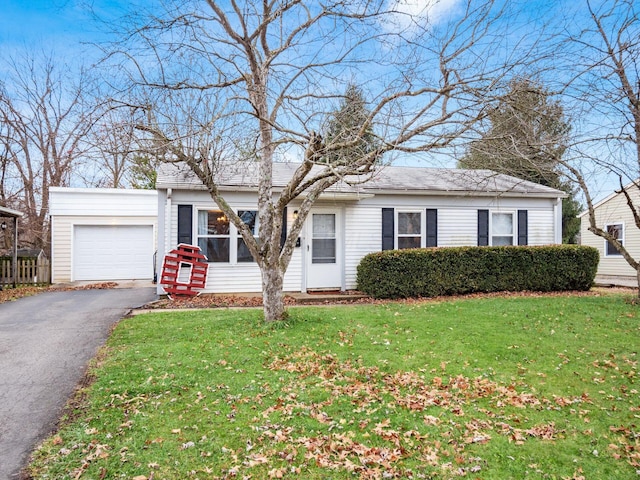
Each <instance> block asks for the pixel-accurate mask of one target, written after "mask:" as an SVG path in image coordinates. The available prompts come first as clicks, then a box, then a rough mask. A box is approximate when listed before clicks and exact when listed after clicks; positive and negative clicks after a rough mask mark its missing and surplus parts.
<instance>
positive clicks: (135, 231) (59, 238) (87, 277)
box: [49, 187, 158, 283]
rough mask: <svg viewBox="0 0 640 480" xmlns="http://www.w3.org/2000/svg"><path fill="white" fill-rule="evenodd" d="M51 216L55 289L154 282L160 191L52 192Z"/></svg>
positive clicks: (74, 190)
mask: <svg viewBox="0 0 640 480" xmlns="http://www.w3.org/2000/svg"><path fill="white" fill-rule="evenodd" d="M49 212H50V213H49V215H50V218H51V281H52V283H66V282H71V281H81V280H82V281H106V280H136V279H148V280H152V279H153V277H154V267H155V260H154V253H155V250H156V247H155V245H156V243H155V241H156V238H157V232H156V225H157V215H158V195H157V193H156V192H155V191H152V190H125V189H115V188H61V187H52V188H51V189H50V194H49Z"/></svg>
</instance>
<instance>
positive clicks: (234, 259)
mask: <svg viewBox="0 0 640 480" xmlns="http://www.w3.org/2000/svg"><path fill="white" fill-rule="evenodd" d="M248 210H249V211H254V212H256V227H255V228H256V231H255V236H256V238H257V234H258V229H259V228H260V227H259V221H258V217H257V212H258V208H257V207H256V206H249V207H234V209H233V211H234V212H235V213H236V214H238V212H240V211H243V212H244V211H248ZM195 211H196V212H195V213H196V214H195V217H196V221H195V222H193V223H194V225H193V232H192V233H193V235H194V237H193V238H195V239H196V245H198V244H199V241H200V238H209V237H212V238H228V239H229V261H228V262H209V263H212V264H216V265H255V264H256V261H255V259H253V261H251V262H238V240H240V239H242V235H240V232H239V231H238V229H237V228H236V226H235V225H234V224H233V222H232V221H231V220H229V233H228V234H227V235H200V234H199V233H198V232H199V227H200V225H199V221H200V212H211V211H219V212H222V210H220V208H218V207H217V206H214V207H197V208H196V209H195ZM222 213H223V214H224V212H222ZM225 216H226V215H225ZM202 253H204V254H205V255H206V254H207V252H202Z"/></svg>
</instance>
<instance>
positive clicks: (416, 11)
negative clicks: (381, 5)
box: [388, 0, 461, 30]
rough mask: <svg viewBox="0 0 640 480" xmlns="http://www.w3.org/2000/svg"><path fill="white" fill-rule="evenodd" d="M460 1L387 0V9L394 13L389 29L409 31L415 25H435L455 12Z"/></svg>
mask: <svg viewBox="0 0 640 480" xmlns="http://www.w3.org/2000/svg"><path fill="white" fill-rule="evenodd" d="M460 1H461V0H389V3H388V6H389V9H390V10H392V11H393V12H395V14H394V22H393V25H389V26H388V27H389V29H394V30H395V29H401V30H406V29H411V28H413V27H415V26H416V25H421V26H423V27H426V26H427V25H436V24H437V23H438V22H440V21H442V20H443V18H444V17H446V16H447V15H449V14H450V13H452V12H453V11H455V10H456V7H457V6H458V4H459V3H460Z"/></svg>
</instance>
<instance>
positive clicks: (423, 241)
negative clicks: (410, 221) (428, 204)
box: [393, 208, 427, 250]
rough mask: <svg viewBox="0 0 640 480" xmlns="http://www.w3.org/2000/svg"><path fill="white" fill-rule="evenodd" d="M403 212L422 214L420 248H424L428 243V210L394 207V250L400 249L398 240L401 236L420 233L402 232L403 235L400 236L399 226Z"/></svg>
mask: <svg viewBox="0 0 640 480" xmlns="http://www.w3.org/2000/svg"><path fill="white" fill-rule="evenodd" d="M401 213H419V214H420V234H419V236H420V248H424V246H425V245H426V243H427V240H426V230H427V228H426V225H425V224H426V221H427V219H426V215H427V214H426V210H425V209H424V208H394V215H395V218H394V219H393V223H394V225H393V230H394V231H393V247H394V250H400V248H399V246H398V240H399V239H400V238H413V237H416V236H418V235H416V234H413V235H409V234H402V237H400V234H399V233H398V227H399V226H400V220H399V218H398V217H399V215H400V214H401Z"/></svg>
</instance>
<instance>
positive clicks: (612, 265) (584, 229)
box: [580, 191, 640, 277]
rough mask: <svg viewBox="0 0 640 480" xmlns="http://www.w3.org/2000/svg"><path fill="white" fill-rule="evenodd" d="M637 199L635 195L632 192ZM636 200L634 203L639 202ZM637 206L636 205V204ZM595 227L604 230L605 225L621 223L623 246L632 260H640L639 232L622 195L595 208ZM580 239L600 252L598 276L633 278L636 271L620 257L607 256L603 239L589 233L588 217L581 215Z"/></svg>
mask: <svg viewBox="0 0 640 480" xmlns="http://www.w3.org/2000/svg"><path fill="white" fill-rule="evenodd" d="M633 193H634V195H636V197H637V193H636V192H635V191H634V192H633ZM639 200H640V198H636V199H635V201H636V202H637V201H639ZM636 205H637V203H636ZM595 214H596V225H597V226H598V227H601V228H603V229H604V228H605V225H607V224H612V223H621V224H623V226H624V244H625V247H626V248H627V249H628V250H629V253H631V256H632V257H633V258H636V259H638V258H640V230H638V229H637V228H636V226H635V222H634V219H633V214H632V213H631V210H630V209H629V206H628V205H627V203H626V200H625V198H624V195H622V194H619V195H614V196H612V197H611V198H610V199H609V200H607V201H605V202H604V203H602V204H601V205H598V206H596V208H595ZM580 238H581V243H582V245H588V246H591V247H595V248H597V249H598V251H599V252H600V263H599V265H598V275H613V276H633V277H635V275H636V271H635V270H634V269H633V268H632V267H631V266H630V265H629V264H628V263H627V261H626V260H625V259H624V258H622V256H607V255H606V250H605V245H606V241H605V239H604V238H602V237H599V236H597V235H596V234H594V233H591V232H590V231H589V216H588V215H583V216H582V218H581V224H580Z"/></svg>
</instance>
